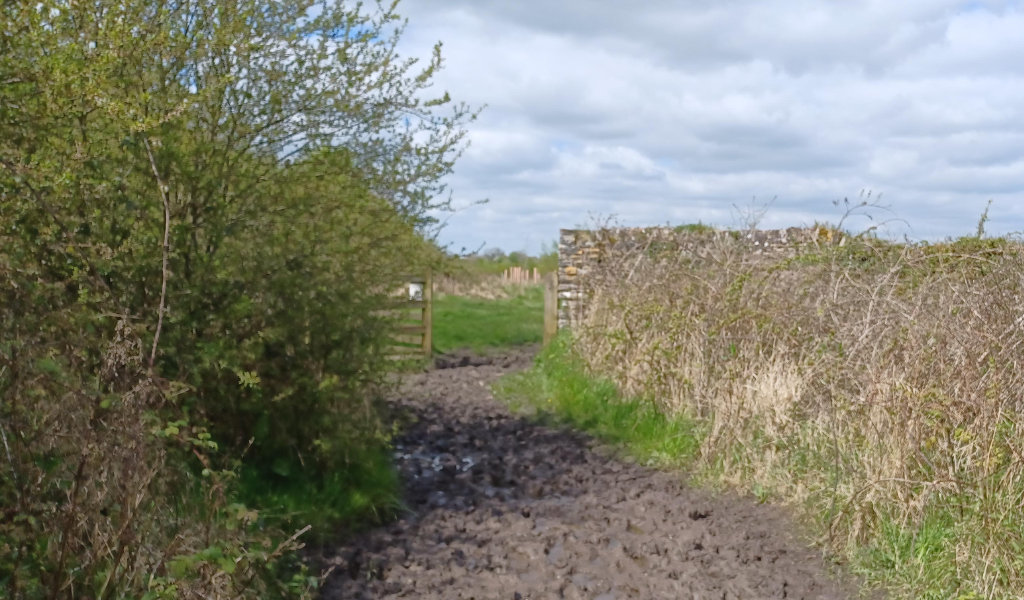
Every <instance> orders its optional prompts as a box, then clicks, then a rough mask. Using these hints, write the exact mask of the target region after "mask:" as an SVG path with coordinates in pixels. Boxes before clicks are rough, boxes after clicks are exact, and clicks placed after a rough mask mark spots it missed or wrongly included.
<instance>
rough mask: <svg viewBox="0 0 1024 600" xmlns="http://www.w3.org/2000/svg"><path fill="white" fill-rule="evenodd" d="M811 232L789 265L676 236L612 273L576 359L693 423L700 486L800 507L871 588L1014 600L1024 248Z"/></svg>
mask: <svg viewBox="0 0 1024 600" xmlns="http://www.w3.org/2000/svg"><path fill="white" fill-rule="evenodd" d="M821 231H822V235H821V237H820V239H819V240H818V242H817V243H812V244H804V245H802V246H801V247H799V248H798V249H797V250H796V251H795V252H792V253H784V254H758V253H755V252H752V251H751V250H750V248H748V247H746V246H744V244H743V243H742V242H740V241H736V240H734V239H733V238H732V237H729V236H715V235H712V234H708V233H706V232H696V233H695V232H687V231H682V232H679V233H676V234H675V235H678V236H680V238H679V240H678V243H673V242H672V240H667V241H666V240H665V239H664V237H663V236H661V237H659V238H658V239H659V241H658V243H656V244H654V243H647V244H641V245H640V246H638V247H636V248H634V249H633V250H631V251H629V252H624V253H620V254H618V255H615V256H612V257H609V258H607V259H606V260H604V261H603V262H602V263H601V264H600V265H597V266H595V267H594V268H593V269H592V270H591V271H590V272H589V274H588V275H587V278H586V281H585V282H584V283H585V286H586V289H587V293H588V294H589V295H590V297H591V299H592V300H591V309H590V311H589V315H588V317H587V319H586V321H585V322H584V323H583V324H582V325H581V326H580V327H579V328H578V330H577V331H576V340H575V344H576V346H575V347H576V350H577V352H578V354H579V355H580V356H581V357H583V358H584V359H585V360H586V362H587V363H588V366H589V368H590V369H592V370H593V371H594V372H596V373H601V374H603V375H608V376H610V377H612V378H613V379H614V380H615V382H616V383H617V384H618V385H619V386H620V388H621V389H622V390H623V391H624V392H625V393H626V394H627V395H630V396H633V397H645V398H651V399H653V401H654V402H656V403H657V406H658V408H659V409H660V410H661V411H663V412H665V413H668V414H672V415H680V416H682V415H685V416H687V417H691V418H695V419H697V420H698V421H699V422H701V423H703V424H704V425H705V426H706V430H707V435H706V437H705V438H704V440H703V442H702V446H701V449H700V452H699V463H700V467H701V469H700V470H701V471H702V472H703V474H704V475H705V476H707V477H709V478H710V479H713V480H715V481H724V482H727V483H730V484H732V485H736V486H740V487H742V488H744V489H748V490H752V491H753V492H754V493H755V494H757V495H758V496H760V497H762V498H764V499H767V498H774V499H778V500H780V501H783V502H787V503H790V504H793V505H796V506H799V507H800V508H801V509H802V510H804V511H806V513H807V514H808V515H809V516H810V518H811V519H812V520H813V521H814V522H816V523H817V524H818V526H819V529H818V530H819V532H820V534H821V541H822V542H823V543H825V544H827V545H829V546H830V547H831V548H832V549H833V550H835V551H836V552H837V553H839V554H840V555H845V556H847V557H850V558H852V559H854V565H855V566H856V567H857V568H859V569H860V570H861V571H862V572H863V573H864V574H865V575H866V576H867V577H868V579H869V580H871V581H874V582H882V583H886V584H888V585H890V586H893V587H894V589H895V590H896V591H897V592H900V591H902V592H905V593H907V594H909V595H914V596H916V597H935V598H950V597H961V598H966V597H1019V596H1020V595H1021V594H1024V575H1022V573H1024V537H1022V534H1024V511H1022V508H1024V506H1022V500H1024V435H1022V434H1024V431H1022V417H1024V402H1022V395H1021V390H1022V389H1024V372H1022V371H1021V363H1022V362H1024V252H1022V250H1024V247H1022V246H1021V244H1020V243H1019V242H1018V241H1017V240H1008V239H983V238H982V237H981V236H975V237H970V238H963V239H961V240H957V241H952V242H946V243H938V244H924V243H922V244H894V243H889V242H885V241H881V240H878V239H874V238H871V237H861V238H850V237H848V236H840V235H835V232H834V230H825V229H822V230H821ZM695 235H697V236H700V235H703V236H705V243H702V244H699V245H697V246H696V249H694V246H693V245H692V244H687V243H683V240H684V239H685V240H687V241H690V242H692V240H693V237H694V236H695ZM841 239H845V240H846V241H845V242H844V243H842V245H840V240H841ZM972 594H973V596H972Z"/></svg>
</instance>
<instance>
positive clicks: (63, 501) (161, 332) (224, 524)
mask: <svg viewBox="0 0 1024 600" xmlns="http://www.w3.org/2000/svg"><path fill="white" fill-rule="evenodd" d="M0 15H2V16H0V19H2V20H0V73H2V75H0V433H2V438H3V439H2V440H0V441H2V442H3V448H2V449H0V451H2V454H0V463H2V467H3V472H4V476H3V477H0V589H2V590H3V592H2V594H3V595H5V596H6V597H11V598H19V599H20V598H54V599H55V598H62V597H75V596H82V597H92V598H110V597H146V598H156V597H182V598H200V597H202V598H228V597H231V598H237V597H259V596H266V595H274V596H279V595H281V594H285V595H288V594H298V595H301V594H304V593H307V592H308V591H309V590H310V588H311V586H313V585H315V583H316V581H315V578H314V579H310V578H309V576H308V575H307V574H305V573H304V572H303V570H302V568H301V566H300V565H297V564H295V563H294V561H292V559H290V558H288V556H289V553H290V552H291V550H292V549H293V548H294V547H295V544H296V541H295V538H294V536H290V535H287V534H286V533H285V532H283V531H281V530H280V529H278V528H277V527H276V526H275V523H279V522H280V521H275V520H274V519H268V518H266V517H267V516H269V515H261V514H260V513H259V511H258V510H251V509H250V508H248V507H245V506H243V505H241V504H239V503H238V502H237V498H238V494H239V489H241V490H242V491H243V492H244V490H245V489H246V487H247V484H246V481H248V480H247V479H246V478H251V477H252V476H254V474H255V476H257V477H260V478H264V481H266V483H267V491H268V493H271V494H272V493H273V489H271V488H275V489H278V490H281V493H286V491H287V490H289V489H296V488H297V487H302V486H304V485H308V486H312V487H313V488H315V490H320V491H324V497H337V496H338V495H339V493H347V492H345V491H344V490H341V491H340V492H339V486H345V485H355V484H358V482H359V481H376V482H384V485H386V481H387V477H377V476H373V477H364V478H362V479H360V478H352V477H350V478H346V477H345V476H340V475H339V474H340V473H341V474H343V473H346V472H348V471H349V470H354V471H359V470H360V469H364V470H365V467H366V466H367V465H365V464H357V463H359V461H363V460H366V459H367V457H373V456H376V455H377V453H378V450H379V449H380V447H381V445H382V444H383V443H385V441H386V438H387V431H386V430H384V429H382V427H381V426H380V423H379V419H378V416H377V413H376V410H375V394H376V391H379V390H380V389H382V386H383V385H385V377H384V375H385V371H386V369H387V368H388V366H387V363H386V362H385V361H384V360H383V357H382V354H383V351H384V348H385V346H386V344H385V334H386V331H387V321H386V320H385V318H384V317H382V316H381V314H380V313H379V310H380V309H381V307H382V306H384V305H385V303H386V301H387V297H388V293H389V291H390V288H391V286H392V284H393V283H394V282H395V281H396V279H397V277H398V275H399V274H400V273H403V272H407V271H410V270H414V269H419V268H421V267H423V266H424V265H425V264H426V263H429V262H433V261H436V260H437V257H439V256H440V252H439V250H438V249H437V248H436V247H434V246H433V245H431V244H430V243H428V242H427V241H425V236H424V235H423V233H424V232H425V231H426V230H428V229H430V228H431V227H433V225H434V220H433V219H432V218H431V217H430V216H429V215H430V213H431V211H432V210H434V209H439V208H444V203H443V202H437V201H435V198H436V197H438V195H439V193H440V192H441V191H443V186H442V185H441V184H440V183H439V182H440V181H441V179H442V178H443V177H444V176H445V175H447V174H448V173H449V172H450V171H451V169H452V166H453V164H454V161H455V159H456V158H457V156H458V154H459V153H460V151H461V149H462V138H463V135H464V126H465V124H466V123H467V122H468V121H469V120H471V119H472V118H473V116H474V114H473V113H472V112H470V111H469V110H468V109H466V107H464V106H454V107H452V108H451V110H450V111H446V112H445V113H444V114H442V113H441V110H442V109H443V108H444V107H445V106H446V105H449V104H450V100H449V99H448V97H447V95H441V96H440V97H437V98H436V99H434V100H427V99H425V97H424V93H425V90H426V88H427V87H428V86H429V85H430V83H431V80H432V77H433V75H434V73H435V72H436V71H437V69H439V68H440V67H441V57H440V53H439V50H440V48H439V47H438V48H436V49H435V52H434V55H433V56H432V57H431V59H430V61H429V62H428V63H427V64H425V65H424V66H423V68H422V69H419V68H417V67H416V65H415V62H414V61H409V60H404V59H401V58H399V57H398V56H397V55H396V53H395V45H396V43H397V40H398V39H399V37H400V35H401V33H402V28H403V25H402V22H401V20H400V19H399V17H398V15H397V14H395V12H394V6H390V7H389V6H383V5H378V7H377V8H376V9H375V10H371V11H369V12H367V11H366V10H364V9H363V7H362V6H350V5H348V4H345V3H342V4H316V3H314V2H310V1H307V0H289V1H286V2H266V1H265V0H247V1H244V2H241V3H233V4H232V3H228V4H225V3H220V2H208V1H201V2H198V3H196V2H189V3H182V2H171V3H150V2H142V1H141V0H139V1H136V0H127V1H118V2H114V1H112V0H94V1H91V2H86V3H82V2H70V1H67V0H57V1H52V2H43V3H38V4H28V3H6V4H4V5H3V7H2V8H0ZM427 237H429V236H427ZM372 465H374V466H373V467H372V468H373V469H378V468H379V467H380V465H379V464H378V463H376V462H373V463H372ZM240 475H241V476H242V478H243V481H242V485H240V484H239V481H238V477H239V476H240ZM339 482H340V483H339ZM250 483H251V482H250ZM374 485H376V484H374ZM305 489H307V491H308V489H309V488H305ZM374 489H376V490H377V492H375V493H374V495H373V502H384V503H386V501H387V493H384V492H381V490H380V487H379V486H377V487H375V488H374ZM328 492H330V493H328ZM351 492H352V493H353V494H356V495H358V493H359V492H360V490H351ZM353 497H354V496H352V495H351V494H350V495H349V496H347V497H346V498H341V499H339V500H338V502H339V504H344V503H351V501H352V499H353ZM249 498H254V497H253V496H249ZM352 505H353V506H356V505H359V506H362V508H361V509H360V510H363V509H365V510H367V511H372V509H373V508H374V507H373V506H368V505H366V503H363V504H360V503H358V502H357V503H355V504H352ZM256 508H260V507H256ZM331 508H332V507H327V509H326V510H325V512H327V513H330V512H331ZM335 512H336V513H337V514H343V513H344V514H349V513H346V512H345V511H343V510H338V511H335Z"/></svg>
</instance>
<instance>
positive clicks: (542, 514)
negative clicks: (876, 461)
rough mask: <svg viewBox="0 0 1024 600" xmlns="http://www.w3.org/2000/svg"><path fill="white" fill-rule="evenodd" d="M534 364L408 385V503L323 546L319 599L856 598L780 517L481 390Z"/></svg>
mask: <svg viewBox="0 0 1024 600" xmlns="http://www.w3.org/2000/svg"><path fill="white" fill-rule="evenodd" d="M530 359H531V352H530V351H529V350H524V351H520V352H516V353H511V354H508V355H503V356H491V357H473V356H471V355H468V354H464V355H455V356H448V357H442V358H441V359H440V360H439V361H438V364H437V367H438V368H436V369H434V370H431V371H428V372H425V373H419V374H416V375H413V376H411V377H409V378H408V380H407V381H406V382H405V384H404V385H403V387H402V390H401V393H400V394H399V395H398V397H397V398H396V399H395V400H394V405H395V408H396V409H398V410H401V411H404V412H406V414H407V415H408V417H409V423H410V425H409V426H408V427H407V429H406V430H405V432H404V433H403V435H402V436H401V437H400V439H398V440H396V446H395V454H394V459H395V461H396V463H397V465H398V468H399V471H400V473H401V476H402V478H403V482H404V486H405V494H406V496H405V501H406V503H407V506H408V509H409V510H408V512H407V513H406V514H405V515H404V516H403V518H401V519H400V520H398V521H396V522H394V523H391V524H390V525H387V526H384V527H381V528H378V529H375V530H372V531H369V532H366V533H364V534H361V535H358V536H355V537H353V538H351V539H349V540H347V542H346V543H345V544H343V545H340V546H336V547H330V548H325V549H324V550H323V551H322V555H321V556H320V557H319V559H320V560H321V561H322V562H323V563H324V565H325V566H333V567H334V571H333V572H332V574H331V577H330V578H329V579H328V581H327V583H326V585H325V587H324V590H323V594H322V596H323V598H327V599H332V600H334V599H337V600H341V599H346V600H348V599H360V600H362V599H371V598H436V599H442V598H444V599H449V598H467V599H468V598H474V599H476V600H489V599H492V598H493V599H507V600H515V599H520V600H524V599H531V598H532V599H561V598H565V599H584V598H586V599H599V600H624V599H627V598H637V599H639V598H685V599H691V598H693V599H701V600H711V599H714V600H739V599H751V598H787V599H812V598H813V599H833V598H836V599H838V598H848V597H853V594H852V593H851V592H850V590H849V589H848V588H844V587H843V586H841V585H840V584H838V583H837V582H836V581H834V580H833V579H831V578H830V577H829V576H828V574H827V571H826V568H825V565H824V563H823V561H822V558H821V555H820V554H819V553H818V552H816V551H815V550H813V549H810V548H808V547H807V546H806V544H804V543H802V542H801V541H800V540H799V539H797V538H796V536H794V535H792V534H791V528H792V524H791V522H790V521H789V520H788V519H787V518H786V515H785V514H784V513H783V512H782V511H781V510H779V509H776V508H774V507H771V506H766V505H761V504H756V503H754V502H751V501H748V500H744V499H739V498H734V497H730V496H725V497H721V496H717V497H716V496H711V495H709V494H707V493H704V492H702V491H699V490H694V489H690V488H688V487H686V486H685V485H683V484H682V483H681V482H680V478H679V476H678V474H676V475H673V474H671V473H666V472H661V471H657V470H653V469H649V468H646V467H643V466H640V465H637V464H633V463H630V462H628V461H624V460H621V459H619V458H616V457H615V456H614V455H612V454H611V453H609V452H607V451H603V450H602V449H601V448H600V447H599V445H598V444H597V443H595V442H594V441H593V440H591V439H589V438H587V437H586V436H584V435H582V434H579V433H576V432H572V431H567V430H561V429H556V428H551V427H547V426H543V425H540V424H537V423H536V422H532V421H530V420H527V419H525V418H522V417H518V416H515V415H513V414H511V413H510V412H509V411H508V409H507V407H505V406H504V405H503V404H502V403H500V402H498V401H496V400H495V399H494V398H493V396H492V394H491V391H490V387H489V386H490V383H492V382H493V381H494V380H496V379H497V378H498V377H500V376H501V375H504V374H506V373H509V372H511V371H513V370H518V369H522V368H526V367H527V366H528V365H529V362H530Z"/></svg>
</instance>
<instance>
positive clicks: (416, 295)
mask: <svg viewBox="0 0 1024 600" xmlns="http://www.w3.org/2000/svg"><path fill="white" fill-rule="evenodd" d="M409 299H410V300H417V301H422V300H423V284H422V283H410V284H409Z"/></svg>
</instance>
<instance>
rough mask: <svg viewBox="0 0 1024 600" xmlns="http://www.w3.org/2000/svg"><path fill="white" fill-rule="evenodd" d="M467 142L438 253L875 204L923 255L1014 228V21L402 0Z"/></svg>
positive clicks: (890, 6) (1020, 45)
mask: <svg viewBox="0 0 1024 600" xmlns="http://www.w3.org/2000/svg"><path fill="white" fill-rule="evenodd" d="M403 10H404V11H405V13H407V14H408V16H409V17H410V29H409V31H408V35H407V37H406V39H405V40H404V41H403V50H404V52H405V53H406V54H407V55H417V56H423V55H425V52H426V50H427V48H428V47H429V46H430V45H431V44H433V43H434V42H436V41H438V40H442V41H443V42H444V44H445V47H444V53H445V56H446V61H447V67H446V69H445V71H444V72H443V73H442V75H441V78H440V81H439V84H438V85H439V87H443V88H444V89H447V90H449V91H450V92H451V93H452V96H453V97H454V98H455V99H457V100H466V101H468V102H470V103H471V104H476V105H480V104H484V103H486V104H487V105H488V108H487V109H486V110H485V111H484V114H483V116H482V118H481V120H480V121H478V122H477V123H475V124H474V125H473V126H471V130H470V139H471V140H472V146H471V147H470V149H469V151H468V152H467V153H466V154H465V156H464V157H463V160H462V161H461V163H460V164H459V165H458V166H457V172H456V175H455V176H453V178H452V181H451V183H452V185H453V188H454V190H455V193H456V198H457V200H459V201H462V202H469V201H472V200H475V199H478V198H484V197H487V198H490V200H491V202H490V203H489V204H487V205H485V206H479V207H474V208H472V209H469V210H466V211H464V212H462V213H459V214H458V215H456V216H454V217H453V218H452V219H451V221H450V225H449V228H448V230H447V231H446V233H445V238H446V239H448V240H450V241H453V242H454V243H455V245H456V246H457V247H460V246H468V247H475V246H476V245H477V244H479V243H481V242H487V243H488V244H489V245H497V246H500V247H502V248H505V249H506V250H514V249H524V248H525V249H528V250H531V251H535V250H537V249H539V247H540V244H541V243H543V242H545V241H549V240H552V239H554V238H555V236H556V235H557V230H558V228H560V227H572V226H575V225H578V224H581V223H582V222H583V221H585V220H586V218H587V214H588V213H600V214H604V215H608V214H616V215H618V216H619V217H620V220H621V221H622V222H624V223H628V224H653V223H664V222H666V221H672V222H677V223H678V222H685V221H696V220H703V221H705V222H712V223H716V224H723V225H728V224H730V223H731V222H732V219H733V217H732V215H733V213H734V212H735V210H734V208H733V207H734V205H737V204H740V205H743V204H748V203H749V202H750V200H751V198H752V197H754V196H756V197H758V198H760V199H763V200H768V199H771V198H772V197H777V200H776V201H775V203H774V205H773V208H772V210H771V212H769V215H768V218H767V220H766V222H765V224H766V225H767V226H789V225H799V224H804V223H809V222H812V221H813V220H815V219H821V220H835V219H836V218H837V216H838V213H837V211H836V209H835V207H833V206H832V202H831V201H832V200H835V199H838V198H842V197H844V196H855V195H857V194H858V193H859V192H860V191H861V190H862V189H871V190H875V191H879V192H884V194H885V198H887V199H888V200H889V201H891V202H892V204H893V208H894V209H895V210H896V212H897V214H898V215H899V216H900V217H903V218H904V219H906V220H907V221H909V222H910V223H911V225H912V226H913V231H912V234H913V235H915V236H918V237H937V236H945V235H958V234H962V233H966V232H969V231H970V230H971V228H972V226H973V223H974V222H976V220H977V218H978V216H979V215H980V213H981V211H982V210H983V209H984V206H985V204H986V202H987V200H988V199H989V198H993V199H995V204H994V206H993V212H992V221H991V222H990V224H989V225H990V230H993V231H1010V230H1019V229H1024V103H1022V102H1021V100H1022V98H1024V62H1022V61H1020V59H1019V56H1021V54H1022V53H1024V12H1022V10H1021V8H1020V7H1019V6H1018V5H1017V4H1016V3H1015V2H1011V1H1009V0H1005V1H1002V0H988V1H977V0H974V1H965V0H901V1H899V2H893V1H891V0H814V1H811V0H780V1H769V0H715V1H712V0H697V1H693V2H688V3H678V2H669V1H668V0H647V1H638V2H628V3H627V2H612V1H610V0H562V1H560V2H541V1H536V0H519V1H517V2H507V1H505V0H473V1H470V0H443V1H442V0H406V1H405V3H404V5H403Z"/></svg>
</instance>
